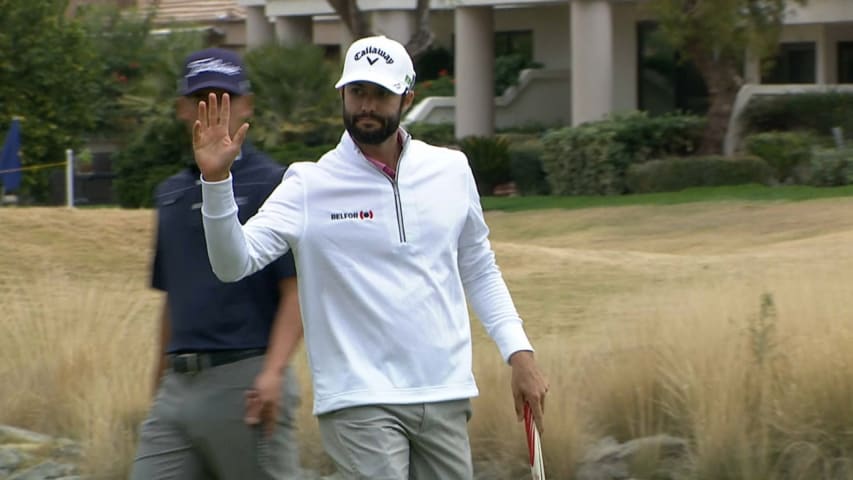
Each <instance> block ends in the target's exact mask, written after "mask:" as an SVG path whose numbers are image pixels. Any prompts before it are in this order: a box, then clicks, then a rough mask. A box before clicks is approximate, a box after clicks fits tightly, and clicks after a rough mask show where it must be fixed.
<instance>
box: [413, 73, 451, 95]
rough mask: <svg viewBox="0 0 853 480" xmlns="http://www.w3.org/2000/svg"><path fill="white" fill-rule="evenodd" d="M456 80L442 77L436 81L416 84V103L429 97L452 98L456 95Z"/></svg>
mask: <svg viewBox="0 0 853 480" xmlns="http://www.w3.org/2000/svg"><path fill="white" fill-rule="evenodd" d="M455 92H456V80H454V78H453V77H451V76H450V75H447V74H445V75H442V76H440V77H438V78H436V79H435V80H423V81H420V82H418V83H416V84H415V102H418V101H420V100H423V99H425V98H427V97H452V96H454V95H455V94H456V93H455Z"/></svg>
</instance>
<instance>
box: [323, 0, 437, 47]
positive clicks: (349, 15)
mask: <svg viewBox="0 0 853 480" xmlns="http://www.w3.org/2000/svg"><path fill="white" fill-rule="evenodd" d="M328 2H329V5H330V6H331V7H332V8H333V9H334V10H335V13H336V14H338V17H340V19H341V22H343V24H344V25H346V26H347V29H349V31H350V33H351V34H352V36H353V37H354V38H361V37H367V36H370V35H373V34H374V32H373V30H372V28H371V27H370V23H369V22H368V21H367V16H366V15H364V12H362V11H361V9H359V8H358V3H357V2H356V0H328ZM429 2H430V0H418V3H417V7H416V8H417V9H416V13H415V16H416V17H417V31H416V32H415V34H414V35H412V38H410V39H409V41H408V42H407V43H406V50H407V51H408V52H409V55H411V57H412V60H415V61H416V60H417V59H418V58H420V56H421V55H423V54H424V52H426V51H427V50H428V49H429V47H430V46H431V45H432V42H433V41H434V40H435V35H433V33H432V29H431V28H430V24H429V17H430V9H429Z"/></svg>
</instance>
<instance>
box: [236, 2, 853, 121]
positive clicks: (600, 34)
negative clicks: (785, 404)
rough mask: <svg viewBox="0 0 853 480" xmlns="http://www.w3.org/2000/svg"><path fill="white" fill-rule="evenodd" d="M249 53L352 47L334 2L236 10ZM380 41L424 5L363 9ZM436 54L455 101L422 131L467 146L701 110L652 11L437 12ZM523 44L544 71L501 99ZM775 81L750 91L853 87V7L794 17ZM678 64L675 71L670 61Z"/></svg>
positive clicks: (507, 5)
mask: <svg viewBox="0 0 853 480" xmlns="http://www.w3.org/2000/svg"><path fill="white" fill-rule="evenodd" d="M238 3H239V4H240V5H242V6H244V7H246V14H247V17H246V25H247V44H248V46H249V47H251V46H253V45H257V44H261V43H264V42H268V41H275V40H276V39H277V40H278V41H280V42H284V43H289V42H297V41H309V42H313V43H316V44H320V45H326V46H328V47H329V48H330V49H333V50H335V51H344V50H345V49H346V47H347V46H348V45H349V43H350V42H351V41H352V39H351V38H350V37H349V34H348V31H347V30H346V28H345V27H343V26H342V24H341V23H340V22H339V21H338V19H337V17H336V16H335V15H334V12H333V10H332V9H331V7H330V6H329V4H328V3H327V2H326V1H325V0H238ZM359 6H360V7H361V9H362V10H363V11H365V12H367V13H368V15H370V16H371V17H372V25H373V29H374V30H375V31H377V32H378V33H383V34H385V35H387V36H389V37H392V38H395V39H397V40H399V41H401V42H403V43H405V42H406V41H408V39H409V37H410V36H411V34H412V33H414V28H415V26H414V8H415V0H360V1H359ZM431 7H432V12H431V23H432V29H433V33H434V34H435V35H436V42H437V43H438V44H440V45H443V46H446V47H447V48H450V49H452V51H453V53H454V59H455V60H454V70H455V72H454V74H455V80H456V97H455V99H453V98H449V99H448V98H445V99H441V98H437V99H432V100H434V101H430V102H422V103H421V105H419V106H418V110H417V111H413V112H410V114H411V115H414V116H415V117H416V118H417V119H418V120H424V121H440V120H442V119H443V120H452V121H455V124H456V134H457V136H458V137H463V136H466V135H474V134H476V135H486V134H490V133H492V132H493V131H494V128H495V127H504V126H509V125H517V124H524V123H539V124H545V125H553V124H578V123H582V122H585V121H590V120H596V119H599V118H601V117H602V116H604V115H606V114H608V113H611V112H619V111H626V110H635V109H644V110H652V111H655V110H667V109H670V110H672V109H684V108H690V107H691V106H693V103H695V102H697V101H699V102H701V99H698V98H697V97H696V96H694V95H692V91H691V90H692V89H693V86H694V85H695V82H696V80H695V78H694V79H691V73H690V72H689V71H687V70H686V69H684V68H683V67H679V66H678V65H677V64H676V63H674V62H670V64H669V65H668V66H667V64H666V62H664V66H663V67H661V65H660V63H661V62H660V60H661V58H663V57H661V55H663V56H664V57H665V56H667V55H669V56H671V53H672V52H661V51H660V49H659V48H656V47H657V46H656V44H655V42H654V35H653V31H654V23H653V19H652V18H651V17H649V15H648V14H647V13H646V12H645V11H644V10H645V9H644V8H643V0H550V1H549V0H432V3H431ZM496 39H497V41H500V42H503V41H510V42H512V41H514V39H515V40H518V41H519V42H521V43H525V44H526V45H529V46H530V47H531V48H532V52H530V53H531V54H532V58H533V60H534V61H537V62H539V63H541V64H542V65H543V66H544V68H542V69H541V70H535V71H526V72H524V74H523V75H522V76H521V79H520V83H519V85H518V86H517V87H515V88H511V89H510V90H508V91H507V92H506V93H505V94H504V95H503V96H501V97H498V98H494V96H493V94H492V88H491V85H492V83H493V75H494V68H493V65H494V53H493V52H494V45H495V41H496ZM781 42H782V44H781V46H780V57H779V61H778V62H777V67H776V68H775V70H774V71H773V72H770V73H769V74H765V75H764V78H761V74H760V70H759V68H758V65H757V62H751V63H750V64H748V65H747V66H746V69H745V71H746V78H747V80H748V82H750V83H762V82H764V83H812V84H838V83H850V84H853V0H810V1H809V3H808V6H806V7H800V8H793V9H792V11H791V13H790V15H789V16H788V18H787V21H786V25H785V28H784V31H783V34H782V39H781ZM670 60H672V59H671V58H670Z"/></svg>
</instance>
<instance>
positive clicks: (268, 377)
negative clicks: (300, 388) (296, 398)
mask: <svg viewBox="0 0 853 480" xmlns="http://www.w3.org/2000/svg"><path fill="white" fill-rule="evenodd" d="M281 383H282V378H281V374H280V373H279V372H276V371H272V370H264V371H262V372H261V373H260V374H258V376H257V377H256V378H255V384H254V386H253V388H252V389H251V390H248V391H247V392H246V423H247V424H248V425H260V426H261V428H263V431H264V434H265V435H267V436H269V435H271V434H272V432H273V430H274V429H275V425H276V420H278V410H279V406H280V403H281Z"/></svg>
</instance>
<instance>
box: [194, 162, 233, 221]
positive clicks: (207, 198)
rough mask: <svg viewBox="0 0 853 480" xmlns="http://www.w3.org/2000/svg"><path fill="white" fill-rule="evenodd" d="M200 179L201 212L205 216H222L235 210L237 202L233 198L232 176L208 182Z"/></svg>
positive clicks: (228, 214)
mask: <svg viewBox="0 0 853 480" xmlns="http://www.w3.org/2000/svg"><path fill="white" fill-rule="evenodd" d="M199 178H200V179H201V201H202V204H201V214H202V215H204V216H205V217H207V218H213V219H216V218H222V217H227V216H230V215H233V214H234V213H235V212H237V202H236V201H235V200H234V190H233V188H232V185H231V183H232V177H231V174H230V173H229V174H228V178H226V179H225V180H221V181H218V182H208V181H206V180H205V179H204V178H203V177H199Z"/></svg>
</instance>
